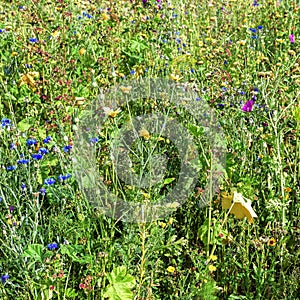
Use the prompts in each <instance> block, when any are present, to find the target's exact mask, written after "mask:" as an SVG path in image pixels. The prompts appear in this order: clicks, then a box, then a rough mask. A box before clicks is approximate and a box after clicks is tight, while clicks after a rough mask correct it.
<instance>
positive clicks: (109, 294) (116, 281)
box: [104, 266, 136, 300]
mask: <svg viewBox="0 0 300 300" xmlns="http://www.w3.org/2000/svg"><path fill="white" fill-rule="evenodd" d="M107 278H108V280H109V285H108V286H107V288H106V291H105V293H104V297H105V298H109V300H132V298H133V293H132V291H131V289H132V288H133V287H134V286H135V284H136V283H135V279H134V277H133V276H132V275H130V274H127V271H126V267H125V266H121V267H117V268H115V269H113V270H112V272H111V273H110V274H108V275H107Z"/></svg>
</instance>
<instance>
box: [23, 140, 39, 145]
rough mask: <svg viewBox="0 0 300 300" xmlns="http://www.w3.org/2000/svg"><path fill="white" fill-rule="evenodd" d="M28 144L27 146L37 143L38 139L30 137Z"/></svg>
mask: <svg viewBox="0 0 300 300" xmlns="http://www.w3.org/2000/svg"><path fill="white" fill-rule="evenodd" d="M26 144H27V146H32V145H36V144H37V141H36V139H29V140H27V142H26Z"/></svg>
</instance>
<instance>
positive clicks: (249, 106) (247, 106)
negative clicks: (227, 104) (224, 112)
mask: <svg viewBox="0 0 300 300" xmlns="http://www.w3.org/2000/svg"><path fill="white" fill-rule="evenodd" d="M253 105H254V100H248V101H247V102H246V103H245V104H244V105H243V107H242V111H245V112H249V111H252V109H253Z"/></svg>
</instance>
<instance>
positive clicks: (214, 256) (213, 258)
mask: <svg viewBox="0 0 300 300" xmlns="http://www.w3.org/2000/svg"><path fill="white" fill-rule="evenodd" d="M209 258H210V259H211V260H212V261H216V260H217V259H218V256H217V255H211V256H210V257H209Z"/></svg>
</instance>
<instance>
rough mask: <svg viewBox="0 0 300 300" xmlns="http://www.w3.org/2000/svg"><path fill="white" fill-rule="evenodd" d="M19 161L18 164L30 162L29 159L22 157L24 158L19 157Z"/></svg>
mask: <svg viewBox="0 0 300 300" xmlns="http://www.w3.org/2000/svg"><path fill="white" fill-rule="evenodd" d="M17 163H18V165H27V164H28V163H29V159H24V158H22V159H19V160H18V161H17Z"/></svg>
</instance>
